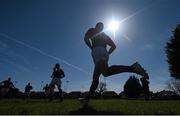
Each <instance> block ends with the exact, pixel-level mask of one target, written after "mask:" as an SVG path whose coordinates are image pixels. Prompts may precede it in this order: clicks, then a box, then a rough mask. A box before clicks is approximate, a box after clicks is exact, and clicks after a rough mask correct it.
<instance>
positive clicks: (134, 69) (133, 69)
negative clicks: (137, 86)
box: [103, 61, 149, 79]
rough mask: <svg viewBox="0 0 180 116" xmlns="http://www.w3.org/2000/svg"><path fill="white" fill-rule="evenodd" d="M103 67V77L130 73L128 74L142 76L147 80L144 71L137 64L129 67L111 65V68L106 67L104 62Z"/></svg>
mask: <svg viewBox="0 0 180 116" xmlns="http://www.w3.org/2000/svg"><path fill="white" fill-rule="evenodd" d="M103 67H104V68H105V70H104V71H105V72H104V73H103V75H104V76H105V77H107V76H111V75H115V74H119V73H124V72H130V73H136V74H139V75H142V76H143V77H144V78H147V79H149V76H148V74H147V73H146V71H145V70H144V69H143V68H142V67H141V65H140V64H139V63H137V62H136V63H134V64H133V65H131V66H126V65H112V66H110V67H108V64H107V62H105V61H104V65H103Z"/></svg>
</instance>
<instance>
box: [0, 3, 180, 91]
mask: <svg viewBox="0 0 180 116" xmlns="http://www.w3.org/2000/svg"><path fill="white" fill-rule="evenodd" d="M179 4H180V1H179V0H26V1H25V0H16V1H15V0H1V1H0V46H1V47H0V69H1V71H0V80H4V79H6V78H7V77H8V76H11V78H12V80H13V82H14V83H15V82H16V86H17V87H18V88H20V90H24V86H25V85H26V84H27V83H28V82H31V83H32V85H33V86H34V90H40V87H41V84H43V85H45V84H46V83H49V82H50V80H51V78H50V75H51V73H52V69H53V67H54V64H55V63H57V62H59V63H60V64H61V67H62V68H63V69H64V72H65V74H66V77H65V78H64V79H63V85H62V88H63V89H64V90H66V88H67V83H66V81H69V83H68V91H73V90H81V91H85V90H88V88H89V86H90V83H91V81H92V80H91V78H92V77H91V76H92V72H93V67H94V64H93V61H92V58H91V55H90V50H89V49H88V48H87V46H86V45H85V43H84V40H83V38H84V34H85V32H86V31H87V30H88V28H91V27H94V26H95V24H96V23H97V22H99V21H101V22H103V23H104V24H105V27H107V24H108V22H109V21H110V20H111V19H112V18H115V19H117V20H123V19H125V18H126V17H128V16H130V17H129V18H127V20H125V21H124V22H123V23H122V24H121V25H120V28H119V30H118V31H117V32H116V37H115V38H113V34H112V32H107V34H108V35H109V36H110V37H112V39H113V40H114V41H115V43H116V46H117V49H116V50H115V51H114V53H113V54H112V55H111V56H110V60H109V65H112V64H123V65H126V64H127V65H131V64H132V63H134V62H135V61H138V62H139V63H140V64H142V65H143V66H144V68H145V69H146V70H147V71H148V73H149V75H150V82H151V83H150V89H151V90H153V91H159V90H162V89H164V88H165V86H166V84H165V83H166V81H167V80H169V79H170V76H169V72H168V64H167V62H166V54H165V48H164V47H165V44H166V42H167V41H168V40H169V37H170V36H171V34H172V31H173V29H174V28H175V26H176V24H178V23H180V13H179V12H180V7H179ZM130 75H132V74H130V73H123V74H118V75H114V76H111V77H108V78H106V82H107V85H108V86H107V88H108V90H113V91H116V92H118V93H119V92H120V91H122V90H123V85H124V83H125V82H126V80H127V79H128V78H129V76H130ZM41 81H43V83H41ZM100 81H104V78H103V77H101V79H100Z"/></svg>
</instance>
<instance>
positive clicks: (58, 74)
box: [52, 68, 65, 78]
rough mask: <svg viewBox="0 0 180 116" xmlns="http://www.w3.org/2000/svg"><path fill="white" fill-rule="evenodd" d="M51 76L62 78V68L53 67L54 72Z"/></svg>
mask: <svg viewBox="0 0 180 116" xmlns="http://www.w3.org/2000/svg"><path fill="white" fill-rule="evenodd" d="M52 76H53V78H63V77H64V76H65V75H64V71H63V70H62V69H56V68H55V69H54V72H53V74H52Z"/></svg>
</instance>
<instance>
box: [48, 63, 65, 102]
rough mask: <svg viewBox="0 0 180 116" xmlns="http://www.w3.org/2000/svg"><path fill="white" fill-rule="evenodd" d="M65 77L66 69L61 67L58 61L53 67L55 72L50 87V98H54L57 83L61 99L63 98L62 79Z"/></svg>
mask: <svg viewBox="0 0 180 116" xmlns="http://www.w3.org/2000/svg"><path fill="white" fill-rule="evenodd" d="M64 77H65V74H64V71H63V70H62V69H61V68H60V65H59V64H58V63H57V64H55V67H54V69H53V73H52V75H51V78H52V81H51V83H50V84H49V88H50V94H51V95H50V100H52V97H53V90H54V88H55V85H56V86H57V87H58V90H59V94H60V101H62V100H63V95H62V89H61V79H62V78H64Z"/></svg>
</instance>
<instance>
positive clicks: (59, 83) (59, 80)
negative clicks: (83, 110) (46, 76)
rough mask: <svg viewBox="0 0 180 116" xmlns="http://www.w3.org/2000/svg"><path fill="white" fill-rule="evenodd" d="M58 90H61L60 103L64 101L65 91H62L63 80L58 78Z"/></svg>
mask: <svg viewBox="0 0 180 116" xmlns="http://www.w3.org/2000/svg"><path fill="white" fill-rule="evenodd" d="M56 85H57V87H58V90H59V96H60V101H61V102H62V101H63V91H62V89H61V79H60V78H57V83H56Z"/></svg>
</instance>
